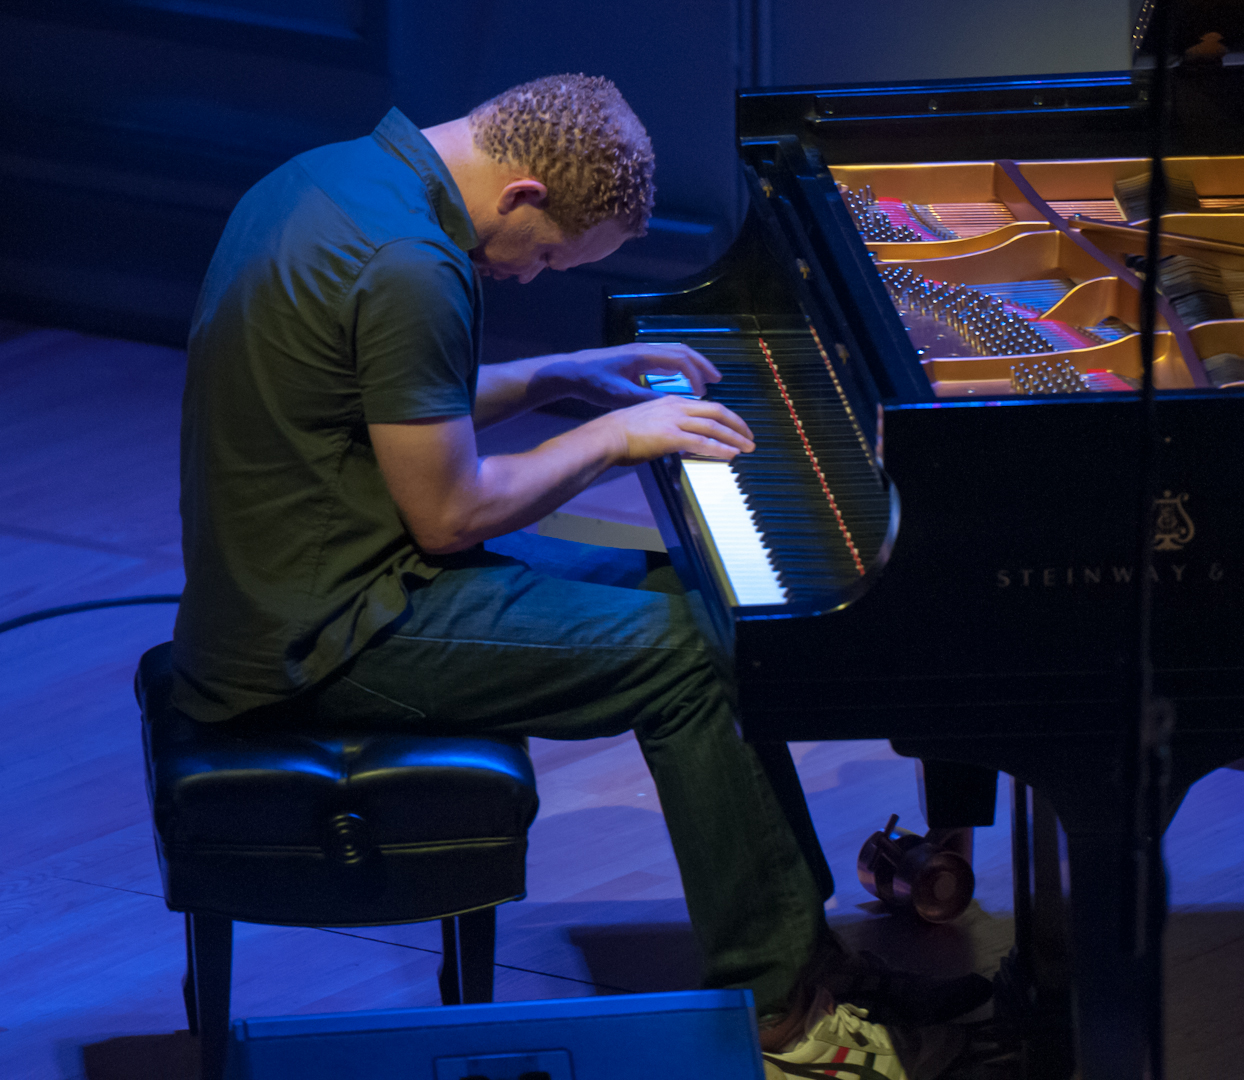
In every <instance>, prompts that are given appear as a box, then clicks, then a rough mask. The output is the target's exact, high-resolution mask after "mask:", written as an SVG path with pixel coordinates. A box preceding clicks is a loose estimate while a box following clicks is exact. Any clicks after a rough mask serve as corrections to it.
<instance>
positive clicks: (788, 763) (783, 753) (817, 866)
mask: <svg viewBox="0 0 1244 1080" xmlns="http://www.w3.org/2000/svg"><path fill="white" fill-rule="evenodd" d="M752 747H753V749H754V750H755V751H756V757H757V758H759V759H760V767H761V768H762V769H764V771H765V775H766V776H768V778H769V784H770V785H771V786H772V788H773V793H774V794H775V795H776V796H777V800H778V805H780V806H781V807H782V812H783V813H784V814H785V815H786V820H787V821H788V822H789V823H790V827H791V830H792V831H793V832H794V834H795V839H796V840H797V841H798V842H799V849H800V850H801V851H802V852H803V857H804V859H806V860H807V863H808V867H809V869H811V871H812V877H813V878H814V879H815V881H816V884H817V888H818V889H820V891H821V901H822V902H824V901H826V900H828V899H829V898H830V897H831V896H833V895H834V875H833V874H832V873H831V872H830V869H829V863H828V862H827V861H826V859H825V852H824V850H823V849H822V848H821V841H820V838H819V837H818V836H817V835H816V826H814V825H813V824H812V815H811V814H810V813H809V812H808V800H807V799H806V798H805V797H804V793H803V785H802V784H801V783H800V782H799V773H798V772H796V771H795V762H794V761H793V760H792V759H791V756H790V748H789V747H788V746H787V745H786V743H784V742H756V743H752Z"/></svg>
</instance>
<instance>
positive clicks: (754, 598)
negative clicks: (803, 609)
mask: <svg viewBox="0 0 1244 1080" xmlns="http://www.w3.org/2000/svg"><path fill="white" fill-rule="evenodd" d="M682 469H683V484H684V487H685V488H686V489H689V491H690V493H691V494H692V496H693V497H694V499H695V502H696V505H697V506H698V508H699V511H700V514H701V516H702V517H703V519H704V524H705V525H706V526H707V529H708V533H709V536H710V538H711V539H712V542H713V546H714V547H715V548H716V550H717V556H718V558H719V559H720V560H721V568H722V570H723V572H724V573H725V576H726V579H727V580H728V581H729V583H730V587H731V589H733V590H734V596H735V599H736V600H737V601H738V603H739V604H740V605H743V606H747V605H752V604H785V603H786V602H787V596H786V590H785V589H784V588H783V587H782V583H781V582H780V581H779V580H778V576H777V573H776V571H775V570H774V568H773V561H772V558H771V556H770V554H769V549H768V547H767V546H766V545H765V542H764V538H763V537H762V536H761V534H760V530H759V529H758V528H757V527H756V522H755V520H754V519H753V518H752V513H751V511H750V510H748V508H747V503H746V502H745V501H744V499H743V491H742V489H741V488H740V487H739V481H738V477H737V476H735V474H734V472H733V471H732V470H731V468H730V466H729V465H728V464H726V462H724V461H701V460H688V461H684V462H683V463H682Z"/></svg>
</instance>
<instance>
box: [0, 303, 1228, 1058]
mask: <svg viewBox="0 0 1244 1080" xmlns="http://www.w3.org/2000/svg"><path fill="white" fill-rule="evenodd" d="M183 366H184V357H183V355H182V354H181V353H179V352H178V351H176V350H173V349H167V348H160V347H156V346H149V345H136V344H133V343H128V342H121V341H110V340H105V339H98V338H89V337H85V336H82V335H78V334H74V333H70V332H67V331H59V330H38V329H28V328H24V327H21V326H16V325H12V324H8V325H4V324H0V622H3V621H4V620H6V619H9V618H12V617H14V616H17V615H21V614H24V613H26V612H30V611H34V610H36V609H41V608H45V607H50V606H55V605H62V604H72V603H75V602H78V601H85V600H95V599H101V598H107V597H118V596H129V595H138V594H153V593H175V592H178V591H179V590H180V588H181V582H182V576H181V563H180V552H179V547H178V520H177V425H178V408H179V402H180V395H181V384H182V378H183ZM543 423H545V421H544V420H542V419H540V418H535V419H533V420H532V421H531V422H530V425H531V426H530V428H529V429H528V430H529V431H535V430H537V428H538V427H539V425H541V424H543ZM522 430H524V429H522V428H521V427H519V428H513V429H511V430H510V431H509V433H508V435H507V438H511V437H517V436H518V434H521V432H522ZM623 487H625V485H620V486H619V489H618V490H622V488H623ZM589 502H590V500H589ZM628 512H629V513H630V514H631V517H629V518H627V520H628V521H631V522H634V521H635V520H638V519H637V518H636V517H635V514H639V516H640V517H642V508H639V509H638V510H636V509H635V508H634V507H631V508H630V509H629V511H628ZM589 516H590V508H589ZM173 612H174V609H173V607H171V606H158V607H137V608H122V609H113V610H106V611H96V612H91V613H86V614H77V615H71V616H67V617H63V618H59V619H54V620H50V621H46V622H41V623H37V624H32V625H29V626H26V627H22V628H20V629H18V630H15V631H12V632H10V633H7V634H4V635H0V732H2V735H0V738H2V739H3V744H2V746H3V752H2V753H0V830H2V833H0V835H2V836H3V840H2V841H0V926H2V927H3V934H2V936H0V1077H3V1078H4V1080H78V1078H82V1077H89V1078H90V1080H156V1078H159V1080H183V1078H185V1080H188V1078H189V1077H191V1076H192V1075H193V1072H192V1070H191V1067H190V1065H189V1064H188V1062H189V1061H190V1060H191V1058H190V1053H189V1052H190V1049H191V1045H190V1043H189V1040H188V1039H187V1038H186V1037H185V1036H184V1034H182V1035H178V1034H176V1033H177V1032H179V1031H181V1030H182V1029H184V1027H185V1017H184V1014H183V1013H182V1006H181V994H180V987H179V981H180V977H181V971H182V966H183V963H184V952H183V946H182V920H181V916H179V915H174V914H171V913H169V912H168V911H167V910H166V909H165V907H164V903H163V900H162V898H161V895H160V881H159V876H158V873H157V869H156V863H155V857H154V853H153V849H152V843H151V836H150V826H149V819H148V814H147V804H146V796H145V793H144V789H143V774H142V765H141V761H142V753H141V748H140V744H139V725H138V714H137V710H136V708H135V705H134V699H133V695H132V693H131V690H130V681H131V678H132V675H133V670H134V665H135V662H136V660H137V658H138V656H139V655H140V653H141V652H142V651H143V650H144V649H146V648H148V647H149V646H151V645H154V644H157V643H158V642H161V641H164V640H167V639H168V637H169V636H170V634H171V629H172V620H173ZM794 751H795V756H796V759H797V761H798V764H799V768H800V773H801V776H802V777H803V781H804V785H805V787H806V789H807V791H808V795H809V802H810V805H811V808H812V812H813V815H814V818H815V820H816V824H817V827H818V829H819V832H820V835H821V837H822V839H823V841H824V844H825V848H826V852H827V854H828V856H829V859H830V862H831V865H832V866H833V869H834V871H835V876H836V878H837V883H838V893H837V895H836V896H835V897H834V899H833V900H832V901H830V905H829V912H828V914H829V917H830V918H831V920H832V921H833V923H834V924H835V925H836V926H837V927H839V929H840V930H841V931H842V932H843V933H844V934H846V935H847V936H848V937H849V938H850V939H851V940H852V941H853V942H855V943H856V944H858V945H866V946H868V947H870V948H873V949H875V950H877V951H879V952H881V953H882V954H884V955H886V956H888V957H889V958H891V959H892V960H893V961H895V962H898V963H901V964H903V965H905V966H908V967H911V968H916V969H920V970H925V971H929V972H938V971H942V972H946V973H954V972H961V971H967V970H971V969H975V970H979V971H982V972H984V973H986V974H991V973H992V972H993V970H994V969H995V968H996V966H997V962H998V959H999V957H1000V956H1001V955H1002V954H1003V953H1005V951H1006V950H1007V949H1008V948H1009V946H1010V935H1011V919H1010V888H1011V884H1010V863H1009V859H1010V856H1009V832H1008V819H1007V813H1006V810H1005V806H1006V803H1005V801H1002V802H1000V809H999V815H998V824H997V825H996V826H994V827H993V828H991V829H982V830H979V831H978V833H977V857H976V872H977V877H978V881H979V886H978V890H977V901H976V902H975V903H974V905H973V907H972V909H971V910H970V911H969V913H968V914H967V915H966V916H964V918H963V919H961V920H960V921H959V922H957V923H955V924H952V925H949V926H943V927H936V928H934V927H917V926H914V925H912V924H911V923H909V922H907V921H906V920H903V919H897V918H891V917H888V916H886V915H884V914H881V913H878V912H877V911H876V910H875V907H874V906H873V905H872V904H870V903H869V901H870V900H871V897H869V896H868V894H867V893H865V892H864V890H863V889H862V887H861V886H860V885H859V882H858V881H857V880H856V877H855V870H854V863H855V856H856V853H857V852H858V849H859V846H860V844H861V843H862V842H863V841H864V839H865V838H866V837H867V836H868V834H869V833H870V832H872V831H873V830H875V829H877V828H880V827H881V825H882V824H884V822H885V819H886V817H887V816H888V815H889V814H890V813H898V814H900V815H902V823H903V824H906V825H908V826H910V827H912V828H922V827H923V826H922V822H921V819H920V816H919V811H918V809H917V805H916V787H915V782H914V772H913V766H912V763H911V762H910V761H907V760H904V759H900V758H898V757H897V756H896V755H895V754H894V753H893V752H892V751H891V750H890V749H889V745H888V744H887V743H884V742H839V743H828V742H827V743H807V744H800V745H798V746H796V747H794ZM532 756H533V758H534V760H535V764H536V771H537V774H538V779H539V788H540V799H541V809H540V815H539V818H538V819H537V821H536V823H535V825H534V827H533V828H532V830H531V853H530V858H529V873H528V877H529V887H530V892H529V895H528V898H527V899H526V900H524V901H522V902H520V903H516V904H510V905H506V906H505V907H503V908H502V909H501V910H500V912H499V934H498V948H497V978H496V993H497V998H498V1000H517V999H526V998H548V997H571V996H580V995H590V994H613V993H625V992H628V991H630V992H634V991H648V990H665V989H686V988H692V987H694V986H695V985H696V980H697V961H696V955H695V948H694V944H693V942H692V939H691V936H690V930H689V927H688V925H687V920H686V909H685V906H684V904H683V901H682V895H681V889H680V885H679V880H678V872H677V867H676V866H675V863H674V860H673V856H672V854H671V852H670V848H669V842H668V839H667V836H666V832H665V828H664V824H663V822H662V819H661V816H660V811H659V806H658V805H657V799H656V796H655V794H654V792H653V787H652V782H651V779H650V778H649V776H648V774H647V772H646V770H645V767H644V764H643V761H642V759H641V758H640V755H639V753H638V750H637V748H636V746H635V743H634V740H633V739H632V738H631V737H630V736H625V737H621V738H618V739H609V740H601V741H596V742H588V743H551V742H541V741H536V742H535V743H534V745H533V747H532ZM1242 836H1244V774H1241V773H1239V772H1234V771H1231V770H1220V771H1219V772H1217V773H1214V774H1212V775H1211V776H1209V777H1206V778H1205V779H1204V780H1203V781H1201V783H1200V784H1198V785H1197V787H1196V788H1195V789H1194V790H1193V791H1192V793H1191V795H1190V796H1189V798H1188V800H1187V801H1186V803H1185V804H1184V806H1183V808H1182V809H1181V810H1180V812H1179V815H1178V817H1177V818H1176V821H1175V823H1174V825H1173V827H1172V829H1171V831H1170V833H1169V834H1168V841H1167V852H1168V857H1169V861H1170V866H1171V876H1172V900H1173V903H1174V915H1173V918H1172V923H1171V930H1170V933H1169V936H1168V954H1169V966H1168V996H1167V1002H1168V1006H1167V1008H1168V1028H1169V1032H1170V1039H1169V1042H1170V1060H1171V1066H1170V1069H1169V1072H1168V1075H1169V1076H1171V1077H1173V1078H1179V1080H1182V1078H1188V1080H1192V1078H1194V1077H1195V1078H1197V1080H1211V1078H1213V1080H1229V1078H1231V1077H1240V1076H1244V1064H1241V1063H1242V1062H1244V1023H1242V1022H1241V1020H1240V1018H1241V1017H1244V845H1242V842H1241V837H1242ZM439 944H440V939H439V930H438V926H437V924H435V923H433V924H423V925H415V926H406V927H391V928H383V929H365V930H358V931H327V930H315V929H283V928H277V927H261V926H242V925H240V926H238V928H237V934H236V960H235V964H236V967H235V974H234V983H233V985H234V997H233V1012H234V1016H239V1017H240V1016H258V1015H274V1014H283V1013H306V1012H322V1011H337V1010H351V1009H362V1008H392V1007H401V1006H407V1005H429V1004H435V1003H436V1001H437V993H436V983H435V975H436V968H437V964H438V962H439V959H440V956H439V952H438V949H439Z"/></svg>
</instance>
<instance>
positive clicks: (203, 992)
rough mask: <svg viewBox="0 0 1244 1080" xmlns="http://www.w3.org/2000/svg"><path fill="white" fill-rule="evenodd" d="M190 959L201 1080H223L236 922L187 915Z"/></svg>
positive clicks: (188, 989)
mask: <svg viewBox="0 0 1244 1080" xmlns="http://www.w3.org/2000/svg"><path fill="white" fill-rule="evenodd" d="M186 952H187V957H188V960H189V965H188V970H187V972H186V982H185V984H183V985H184V990H185V998H186V1008H187V1011H189V1010H190V1009H191V1008H192V1007H193V1010H194V1016H193V1018H192V1019H191V1021H190V1030H191V1032H192V1033H196V1034H197V1035H198V1037H199V1060H200V1080H222V1078H223V1077H224V1075H225V1052H226V1051H227V1049H228V1046H229V989H230V987H229V984H230V981H231V979H232V975H233V921H232V920H231V919H226V918H224V917H223V916H220V915H195V914H192V913H187V915H186Z"/></svg>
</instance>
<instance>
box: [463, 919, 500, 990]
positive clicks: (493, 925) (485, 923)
mask: <svg viewBox="0 0 1244 1080" xmlns="http://www.w3.org/2000/svg"><path fill="white" fill-rule="evenodd" d="M496 949H497V909H496V908H495V907H489V908H484V909H483V910H482V911H472V912H471V913H470V914H468V915H459V916H458V955H459V957H460V963H461V965H462V966H461V971H462V1000H463V1002H464V1003H465V1004H467V1005H475V1004H480V1003H482V1002H485V1001H491V1000H492V974H493V963H494V961H495V959H496V955H495V954H496Z"/></svg>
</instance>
